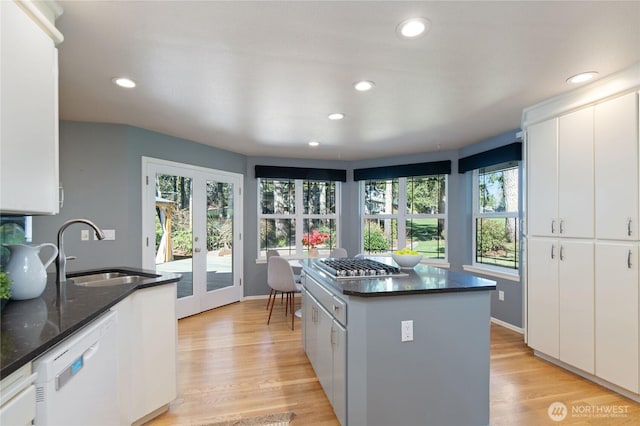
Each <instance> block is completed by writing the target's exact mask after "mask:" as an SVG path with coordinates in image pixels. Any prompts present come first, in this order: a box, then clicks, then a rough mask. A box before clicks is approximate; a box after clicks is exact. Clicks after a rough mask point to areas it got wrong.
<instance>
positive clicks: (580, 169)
mask: <svg viewBox="0 0 640 426" xmlns="http://www.w3.org/2000/svg"><path fill="white" fill-rule="evenodd" d="M558 165H559V166H558V200H559V201H558V208H559V210H558V233H559V235H560V236H561V237H575V238H580V237H581V238H593V234H594V219H593V217H594V214H593V203H594V195H593V176H594V166H593V107H589V108H585V109H582V110H579V111H576V112H573V113H571V114H567V115H563V116H561V117H560V118H559V119H558Z"/></svg>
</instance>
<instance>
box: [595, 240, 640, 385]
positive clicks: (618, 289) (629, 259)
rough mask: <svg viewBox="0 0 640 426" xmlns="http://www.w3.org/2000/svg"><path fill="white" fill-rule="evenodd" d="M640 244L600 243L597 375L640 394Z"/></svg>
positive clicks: (597, 261) (598, 244)
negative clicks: (639, 282)
mask: <svg viewBox="0 0 640 426" xmlns="http://www.w3.org/2000/svg"><path fill="white" fill-rule="evenodd" d="M639 261H640V258H639V256H638V245H637V244H633V243H617V242H607V243H605V242H599V243H597V244H596V288H595V348H596V354H595V355H596V356H595V359H596V361H595V374H596V376H598V377H601V378H602V379H604V380H606V381H608V382H611V383H613V384H615V385H618V386H620V387H622V388H624V389H627V390H630V391H631V392H634V393H640V387H639V383H638V382H639V379H640V377H639V371H638V367H639V365H638V364H639V358H638V343H639V342H638V314H639V312H638V303H639V299H638V262H639Z"/></svg>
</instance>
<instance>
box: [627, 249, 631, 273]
mask: <svg viewBox="0 0 640 426" xmlns="http://www.w3.org/2000/svg"><path fill="white" fill-rule="evenodd" d="M631 255H632V253H631V250H629V254H627V268H629V269H631Z"/></svg>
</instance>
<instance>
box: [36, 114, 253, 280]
mask: <svg viewBox="0 0 640 426" xmlns="http://www.w3.org/2000/svg"><path fill="white" fill-rule="evenodd" d="M142 156H147V157H153V158H159V159H163V160H170V161H177V162H182V163H188V164H193V165H197V166H202V167H209V168H212V169H217V170H224V171H229V172H235V173H239V174H244V171H245V168H246V166H245V163H246V157H245V156H243V155H240V154H236V153H232V152H229V151H224V150H221V149H217V148H213V147H209V146H206V145H203V144H198V143H195V142H192V141H188V140H185V139H179V138H175V137H172V136H168V135H163V134H160V133H156V132H151V131H148V130H145V129H140V128H136V127H131V126H125V125H119V124H98V123H80V122H72V121H62V122H60V181H61V183H62V185H63V187H64V189H65V202H64V206H63V207H62V209H61V210H60V214H58V215H57V216H39V217H34V220H33V240H34V243H39V242H45V241H50V242H55V241H56V235H57V230H58V229H59V227H60V225H61V224H62V223H63V222H65V221H66V220H68V219H73V218H80V217H86V218H88V219H91V220H93V221H94V222H95V223H96V224H97V225H98V226H100V227H101V228H103V229H115V231H116V239H115V241H94V240H93V236H92V237H91V240H90V241H80V231H81V230H82V229H86V227H84V225H72V226H71V227H69V228H68V229H67V231H66V232H65V240H64V243H65V251H66V253H67V255H69V256H74V255H75V256H77V257H78V259H76V260H72V261H69V262H68V263H67V270H68V271H69V272H72V271H77V270H84V269H92V268H98V267H104V266H131V267H141V266H142V249H141V241H142V231H141V229H142V213H141V212H142V188H141V182H142V178H141V164H142V159H141V158H142Z"/></svg>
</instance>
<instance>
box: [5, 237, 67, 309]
mask: <svg viewBox="0 0 640 426" xmlns="http://www.w3.org/2000/svg"><path fill="white" fill-rule="evenodd" d="M3 246H4V247H6V248H8V249H9V251H10V252H11V259H10V260H9V265H7V268H6V271H5V272H8V273H9V278H10V279H11V280H12V281H13V284H11V299H13V300H27V299H33V298H36V297H39V296H40V295H41V294H42V292H43V291H44V288H45V287H46V286H47V267H48V266H49V265H51V262H53V260H54V259H55V258H56V256H57V255H58V247H56V245H55V244H52V243H44V244H40V245H37V246H31V245H26V244H3ZM43 247H51V248H52V249H53V254H52V255H51V257H50V258H49V259H48V260H47V261H46V262H44V263H43V262H42V259H40V256H39V254H40V249H42V248H43Z"/></svg>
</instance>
